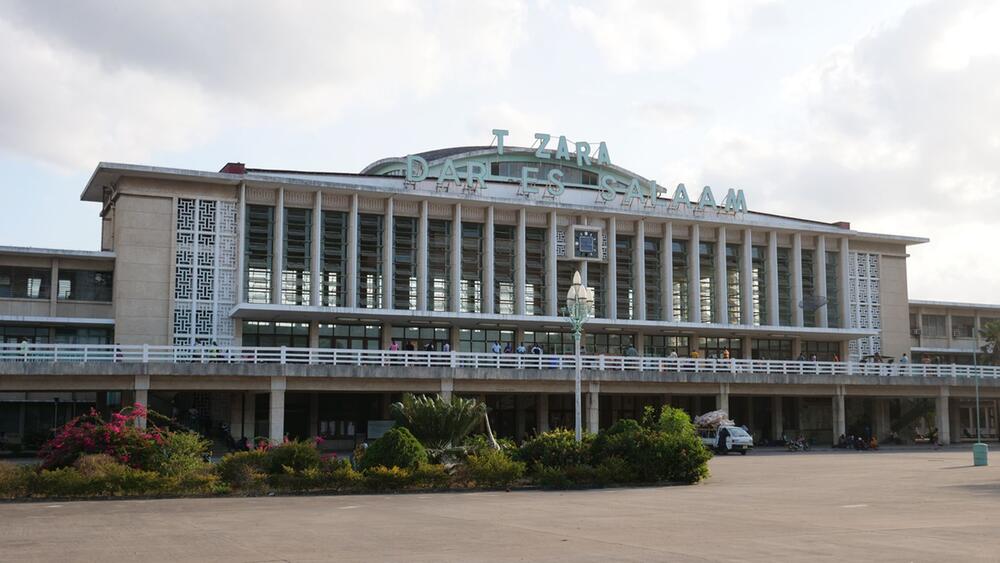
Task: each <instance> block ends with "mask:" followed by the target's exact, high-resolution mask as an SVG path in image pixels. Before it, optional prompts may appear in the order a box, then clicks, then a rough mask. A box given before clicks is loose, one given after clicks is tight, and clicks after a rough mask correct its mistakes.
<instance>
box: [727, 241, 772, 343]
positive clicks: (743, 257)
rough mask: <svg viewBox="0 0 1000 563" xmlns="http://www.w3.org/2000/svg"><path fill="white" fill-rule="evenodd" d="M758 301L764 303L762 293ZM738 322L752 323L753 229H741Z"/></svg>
mask: <svg viewBox="0 0 1000 563" xmlns="http://www.w3.org/2000/svg"><path fill="white" fill-rule="evenodd" d="M760 301H761V303H764V296H763V295H761V296H760ZM763 317H764V315H761V321H762V322H761V324H765V322H764V320H763ZM734 322H735V320H734ZM740 322H742V323H743V324H745V325H752V324H753V231H751V230H750V229H743V247H742V248H741V249H740ZM746 340H749V338H747V339H746ZM747 357H748V358H749V356H747Z"/></svg>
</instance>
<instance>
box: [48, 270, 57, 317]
mask: <svg viewBox="0 0 1000 563" xmlns="http://www.w3.org/2000/svg"><path fill="white" fill-rule="evenodd" d="M49 264H50V266H49V316H52V317H57V316H59V259H58V258H52V259H51V260H50V262H49Z"/></svg>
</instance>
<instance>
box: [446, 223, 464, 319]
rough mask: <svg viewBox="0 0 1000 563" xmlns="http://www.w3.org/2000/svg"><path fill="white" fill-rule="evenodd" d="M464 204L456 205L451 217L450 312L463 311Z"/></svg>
mask: <svg viewBox="0 0 1000 563" xmlns="http://www.w3.org/2000/svg"><path fill="white" fill-rule="evenodd" d="M461 287H462V204H461V203H456V204H455V207H454V208H453V210H452V217H451V304H450V306H449V310H451V311H453V312H458V311H461V310H462V289H461Z"/></svg>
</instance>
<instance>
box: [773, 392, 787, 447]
mask: <svg viewBox="0 0 1000 563" xmlns="http://www.w3.org/2000/svg"><path fill="white" fill-rule="evenodd" d="M783 408H784V402H783V401H782V400H781V397H771V438H772V439H774V440H780V439H781V437H782V436H783V435H784V434H785V422H784V412H783Z"/></svg>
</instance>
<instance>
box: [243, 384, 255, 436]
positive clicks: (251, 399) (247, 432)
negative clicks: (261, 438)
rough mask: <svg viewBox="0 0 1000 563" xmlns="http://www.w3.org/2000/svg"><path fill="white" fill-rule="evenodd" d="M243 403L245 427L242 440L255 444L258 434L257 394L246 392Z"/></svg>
mask: <svg viewBox="0 0 1000 563" xmlns="http://www.w3.org/2000/svg"><path fill="white" fill-rule="evenodd" d="M242 395H243V397H242V398H241V399H240V401H242V403H243V404H242V409H243V425H242V430H241V432H240V438H246V439H247V440H249V441H250V442H251V443H253V441H254V438H255V437H256V434H257V394H256V393H254V392H253V391H247V392H244V393H243V394H242Z"/></svg>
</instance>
